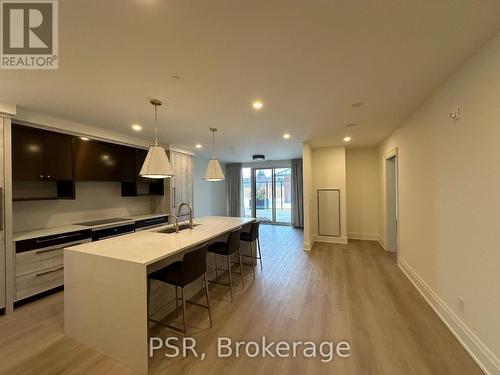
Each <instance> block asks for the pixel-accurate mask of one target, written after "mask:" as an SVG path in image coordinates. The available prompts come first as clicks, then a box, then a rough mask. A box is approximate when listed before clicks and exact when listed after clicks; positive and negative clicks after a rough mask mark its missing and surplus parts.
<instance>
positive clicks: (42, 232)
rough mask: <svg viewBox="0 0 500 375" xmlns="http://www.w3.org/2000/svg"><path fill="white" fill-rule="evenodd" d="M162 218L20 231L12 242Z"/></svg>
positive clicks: (131, 218)
mask: <svg viewBox="0 0 500 375" xmlns="http://www.w3.org/2000/svg"><path fill="white" fill-rule="evenodd" d="M162 216H168V214H142V215H132V216H128V217H122V219H128V220H126V221H117V222H116V223H106V224H101V225H93V226H87V225H78V224H68V225H59V226H55V227H49V228H39V229H32V230H26V231H21V232H14V235H13V240H14V241H22V240H29V239H31V238H38V237H45V236H52V235H56V234H61V233H70V232H77V231H79V230H86V229H93V230H95V229H99V228H106V227H111V226H113V225H115V224H116V225H125V224H130V223H134V222H136V221H139V220H145V219H153V218H156V217H162ZM97 220H99V219H97ZM80 221H81V222H83V221H86V220H85V219H83V220H80Z"/></svg>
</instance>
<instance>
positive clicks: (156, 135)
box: [154, 104, 158, 146]
mask: <svg viewBox="0 0 500 375" xmlns="http://www.w3.org/2000/svg"><path fill="white" fill-rule="evenodd" d="M154 106H155V146H158V105H157V104H155V105H154Z"/></svg>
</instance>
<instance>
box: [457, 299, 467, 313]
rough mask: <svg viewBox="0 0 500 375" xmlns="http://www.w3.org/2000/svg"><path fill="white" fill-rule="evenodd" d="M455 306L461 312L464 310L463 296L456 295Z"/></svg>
mask: <svg viewBox="0 0 500 375" xmlns="http://www.w3.org/2000/svg"><path fill="white" fill-rule="evenodd" d="M457 306H458V309H459V310H460V311H461V312H465V300H464V298H463V297H460V296H458V297H457Z"/></svg>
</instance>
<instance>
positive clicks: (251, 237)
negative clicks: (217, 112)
mask: <svg viewBox="0 0 500 375" xmlns="http://www.w3.org/2000/svg"><path fill="white" fill-rule="evenodd" d="M259 225H260V220H255V221H254V222H253V223H252V225H251V226H250V232H241V237H240V239H241V241H244V242H249V243H250V255H245V254H244V255H243V256H244V257H247V258H252V271H253V278H254V279H255V267H254V264H253V261H254V259H255V260H257V259H258V260H259V261H260V270H261V271H262V254H261V252H260V241H259ZM255 241H257V246H255V256H254V254H253V246H252V245H253V243H254V242H255ZM257 251H258V255H257Z"/></svg>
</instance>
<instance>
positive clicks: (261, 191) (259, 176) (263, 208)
mask: <svg viewBox="0 0 500 375" xmlns="http://www.w3.org/2000/svg"><path fill="white" fill-rule="evenodd" d="M242 175H243V205H244V212H245V217H255V218H258V219H260V220H261V221H262V222H263V223H270V224H284V225H290V224H291V222H292V181H291V179H292V170H291V168H290V167H283V168H271V167H269V168H243V171H242Z"/></svg>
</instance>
